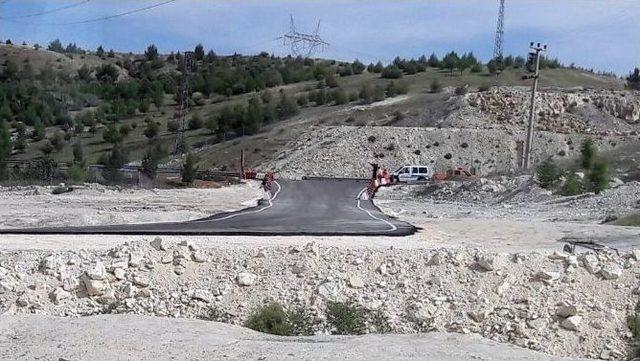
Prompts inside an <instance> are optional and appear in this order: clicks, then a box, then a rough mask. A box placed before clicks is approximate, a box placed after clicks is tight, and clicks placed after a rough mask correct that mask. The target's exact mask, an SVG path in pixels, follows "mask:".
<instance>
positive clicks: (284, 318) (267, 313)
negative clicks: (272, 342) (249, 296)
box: [245, 302, 294, 336]
mask: <svg viewBox="0 0 640 361" xmlns="http://www.w3.org/2000/svg"><path fill="white" fill-rule="evenodd" d="M245 326H246V327H248V328H250V329H252V330H255V331H258V332H264V333H270V334H272V335H280V336H292V335H293V334H294V333H293V326H292V325H291V321H290V320H289V316H288V315H287V312H286V311H285V310H284V308H283V307H282V306H281V305H280V304H279V303H275V302H274V303H271V304H269V305H267V306H265V307H262V308H261V309H259V310H258V311H256V312H255V313H254V314H253V315H251V316H250V317H249V319H248V320H247V322H246V323H245Z"/></svg>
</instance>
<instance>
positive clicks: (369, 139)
mask: <svg viewBox="0 0 640 361" xmlns="http://www.w3.org/2000/svg"><path fill="white" fill-rule="evenodd" d="M367 140H368V141H369V143H375V142H376V136H375V135H370V136H369V138H367Z"/></svg>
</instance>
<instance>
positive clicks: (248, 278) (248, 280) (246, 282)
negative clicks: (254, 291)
mask: <svg viewBox="0 0 640 361" xmlns="http://www.w3.org/2000/svg"><path fill="white" fill-rule="evenodd" d="M257 280H258V276H256V275H255V274H253V273H250V272H242V273H240V274H238V276H237V277H236V281H237V282H238V285H240V286H253V285H254V284H255V283H256V281H257Z"/></svg>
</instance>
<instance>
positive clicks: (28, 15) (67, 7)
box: [0, 0, 91, 20]
mask: <svg viewBox="0 0 640 361" xmlns="http://www.w3.org/2000/svg"><path fill="white" fill-rule="evenodd" d="M7 1H8V0H5V1H3V2H0V4H4V3H5V2H7ZM90 1H91V0H82V1H78V2H76V3H73V4H69V5H65V6H61V7H59V8H55V9H51V10H46V11H42V12H39V13H33V14H26V15H14V16H0V19H3V20H7V19H26V18H32V17H36V16H42V15H47V14H53V13H57V12H58V11H63V10H67V9H71V8H74V7H77V6H80V5H83V4H86V3H88V2H90Z"/></svg>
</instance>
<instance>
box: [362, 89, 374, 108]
mask: <svg viewBox="0 0 640 361" xmlns="http://www.w3.org/2000/svg"><path fill="white" fill-rule="evenodd" d="M360 99H362V104H371V103H372V102H373V89H372V87H371V84H363V85H362V87H361V88H360Z"/></svg>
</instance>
